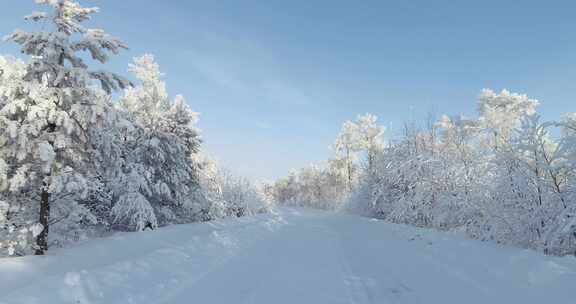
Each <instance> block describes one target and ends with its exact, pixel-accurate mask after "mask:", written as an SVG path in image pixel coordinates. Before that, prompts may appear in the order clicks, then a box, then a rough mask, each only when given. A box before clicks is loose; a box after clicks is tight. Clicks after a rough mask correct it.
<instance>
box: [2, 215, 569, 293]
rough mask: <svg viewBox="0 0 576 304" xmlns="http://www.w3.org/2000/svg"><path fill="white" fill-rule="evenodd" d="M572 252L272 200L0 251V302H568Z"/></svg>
mask: <svg viewBox="0 0 576 304" xmlns="http://www.w3.org/2000/svg"><path fill="white" fill-rule="evenodd" d="M575 286H576V259H575V258H573V257H568V258H555V257H546V256H543V255H540V254H538V253H535V252H532V251H528V250H521V249H517V248H510V247H499V246H497V245H494V244H490V243H482V242H477V241H471V240H465V239H463V238H461V237H458V236H455V235H451V234H446V233H438V232H432V231H426V230H420V229H414V228H410V227H405V226H400V225H391V224H386V223H384V222H381V221H376V220H370V219H366V218H360V217H355V216H349V215H341V214H334V213H327V212H321V211H312V210H304V209H282V210H280V211H278V212H277V213H276V214H274V215H259V216H256V217H247V218H242V219H234V220H223V221H219V222H216V223H209V224H192V225H180V226H172V227H167V228H163V229H159V230H157V231H152V232H146V233H124V234H117V235H115V236H113V237H110V238H106V239H100V240H92V241H89V242H86V243H84V244H80V245H77V246H75V247H74V248H69V249H65V250H57V251H53V252H52V253H51V255H49V256H45V257H25V258H13V259H3V260H0V303H2V304H17V303H42V304H51V303H54V304H56V303H58V304H61V303H75V304H79V303H80V304H87V303H106V304H110V303H121V304H126V303H138V304H142V303H155V304H162V303H203V304H204V303H206V304H210V303H223V304H235V303H264V304H280V303H290V304H295V303H311V304H321V303H378V304H385V303H442V304H448V303H458V304H460V303H523V304H527V303H539V304H541V303H572V302H573V301H576V297H575V296H574V292H573V289H574V287H575Z"/></svg>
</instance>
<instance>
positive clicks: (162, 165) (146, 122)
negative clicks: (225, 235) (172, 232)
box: [112, 55, 206, 230]
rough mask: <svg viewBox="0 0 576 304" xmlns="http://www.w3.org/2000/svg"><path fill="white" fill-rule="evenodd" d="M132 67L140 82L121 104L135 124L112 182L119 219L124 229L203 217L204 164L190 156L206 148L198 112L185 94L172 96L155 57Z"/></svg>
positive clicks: (126, 130)
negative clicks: (201, 180) (201, 174)
mask: <svg viewBox="0 0 576 304" xmlns="http://www.w3.org/2000/svg"><path fill="white" fill-rule="evenodd" d="M129 70H130V72H131V73H132V74H133V75H134V76H135V77H136V78H137V79H138V81H139V84H138V85H137V86H135V87H133V88H128V89H127V90H126V91H125V94H124V96H123V97H122V98H121V100H120V102H119V103H118V109H119V110H120V111H122V112H124V113H125V115H126V117H127V120H129V121H131V122H133V124H132V125H131V126H130V127H129V128H124V129H123V130H122V134H121V138H122V140H123V141H124V143H123V145H124V146H125V149H126V151H125V153H124V154H123V155H122V165H121V172H120V173H118V174H116V179H117V181H116V182H113V183H112V184H113V185H116V187H113V193H114V200H115V203H114V207H113V208H112V216H113V218H114V222H115V223H116V224H117V225H120V226H123V227H124V228H122V229H127V230H142V229H144V228H145V227H146V226H148V227H152V228H153V227H156V226H158V225H166V224H169V223H175V222H176V223H177V222H189V221H193V220H200V219H201V218H202V216H201V212H203V211H206V210H199V209H201V208H198V206H197V205H198V204H199V201H198V191H199V185H198V166H197V164H195V163H194V162H193V161H192V159H191V158H190V156H191V155H192V154H195V153H197V152H198V149H199V146H200V137H199V134H198V130H197V129H196V128H195V127H194V124H195V123H196V121H197V116H198V114H197V113H195V112H193V111H192V110H191V109H190V108H189V107H188V105H187V104H186V102H185V100H184V98H183V97H182V96H180V95H178V96H176V98H175V99H174V100H173V101H171V100H170V99H169V97H168V94H167V92H166V88H165V83H164V82H163V81H162V73H160V69H159V66H158V64H157V63H156V62H155V61H154V57H153V56H152V55H144V56H142V57H138V58H135V59H134V63H132V64H130V67H129ZM128 184H137V185H140V186H138V187H132V186H130V187H128V186H126V185H128ZM135 198H137V199H135ZM135 201H137V202H138V203H135Z"/></svg>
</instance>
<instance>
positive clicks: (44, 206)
mask: <svg viewBox="0 0 576 304" xmlns="http://www.w3.org/2000/svg"><path fill="white" fill-rule="evenodd" d="M39 222H40V224H42V226H43V227H44V229H43V230H42V232H40V234H38V236H37V237H36V246H37V248H36V252H35V253H34V254H36V255H44V254H45V253H46V251H48V230H49V228H50V224H49V223H50V193H49V192H48V189H47V187H46V185H44V187H42V194H41V196H40V219H39Z"/></svg>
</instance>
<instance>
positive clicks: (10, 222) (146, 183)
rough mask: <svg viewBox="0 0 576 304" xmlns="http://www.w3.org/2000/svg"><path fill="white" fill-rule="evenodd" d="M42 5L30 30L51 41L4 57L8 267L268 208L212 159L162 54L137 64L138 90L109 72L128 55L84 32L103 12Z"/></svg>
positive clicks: (0, 169)
mask: <svg viewBox="0 0 576 304" xmlns="http://www.w3.org/2000/svg"><path fill="white" fill-rule="evenodd" d="M36 2H37V3H39V4H41V5H43V6H45V7H47V8H48V9H49V10H50V12H49V13H44V12H35V13H33V14H31V15H29V16H26V20H28V21H30V22H35V23H39V24H40V23H44V24H45V23H48V24H50V27H49V28H51V29H52V30H51V31H37V32H26V31H21V30H16V31H14V32H13V33H12V34H10V35H8V36H7V37H6V38H5V39H6V40H7V41H9V42H13V43H15V44H17V45H18V46H19V47H20V49H21V52H22V54H24V55H26V57H27V59H26V60H23V59H18V58H16V57H13V56H0V256H22V255H27V254H36V255H42V254H45V253H46V251H47V250H48V249H49V248H51V247H62V246H66V245H68V244H71V243H74V242H78V241H80V240H84V239H87V238H92V237H99V236H105V235H109V234H110V233H112V232H114V231H143V230H147V229H155V228H157V227H160V226H166V225H169V224H181V223H190V222H198V221H209V220H213V219H217V218H222V217H227V216H243V215H249V214H255V213H259V212H264V211H266V210H268V209H269V207H270V206H269V202H267V201H266V200H265V199H264V196H263V195H262V194H261V191H260V189H258V188H257V187H256V186H255V185H253V184H252V183H251V182H249V181H248V180H247V179H245V178H242V177H238V176H234V175H233V174H231V173H229V172H228V171H227V170H226V169H224V168H221V167H219V166H218V165H217V164H216V162H215V161H213V160H212V158H211V157H210V155H207V153H204V152H203V151H202V138H201V135H200V130H199V129H198V128H196V127H195V125H196V122H197V120H198V118H199V117H198V114H197V113H195V112H194V111H192V109H191V108H190V106H189V105H188V103H187V102H186V100H185V98H184V97H183V96H181V95H176V97H175V98H173V99H170V98H169V97H168V96H169V94H168V92H167V91H166V86H165V83H164V81H163V79H162V77H163V74H162V72H161V71H160V67H159V66H158V64H157V63H156V61H155V59H154V56H153V55H150V54H145V55H142V56H141V57H138V58H134V60H133V62H132V63H130V64H128V70H129V72H130V73H131V74H132V78H134V79H136V81H135V82H134V83H133V82H131V81H129V80H128V79H127V78H125V77H123V76H120V75H117V74H114V73H111V72H108V71H106V70H105V69H101V68H102V67H103V66H104V65H105V64H106V62H107V61H108V60H109V57H110V56H113V55H116V54H118V53H119V52H121V51H122V50H123V49H126V48H127V47H128V46H127V45H126V44H125V43H124V42H122V41H121V40H119V39H118V38H115V37H113V36H111V35H109V34H108V33H106V32H105V31H103V30H101V29H91V28H87V27H84V26H83V25H82V23H83V22H84V21H87V20H89V19H90V18H91V16H92V15H93V14H95V13H97V12H98V9H97V8H85V7H82V6H80V5H79V4H78V3H77V2H75V1H53V0H42V1H36ZM86 54H88V56H85V55H86ZM92 67H94V68H98V70H93V69H92Z"/></svg>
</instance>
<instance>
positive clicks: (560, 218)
mask: <svg viewBox="0 0 576 304" xmlns="http://www.w3.org/2000/svg"><path fill="white" fill-rule="evenodd" d="M537 106H538V102H537V101H536V100H534V99H531V98H529V97H528V96H526V95H521V94H515V93H510V92H508V91H506V90H504V91H502V92H500V93H495V92H493V91H491V90H484V91H482V93H481V94H480V96H479V98H478V102H477V110H478V117H475V118H466V117H463V116H462V115H457V116H447V115H443V116H441V117H440V119H437V120H432V119H428V121H425V122H424V123H423V124H418V123H416V122H415V121H409V122H407V123H405V124H404V128H403V132H402V136H401V137H400V138H397V139H394V140H393V139H389V140H388V141H387V142H384V140H383V138H382V136H381V134H382V131H383V128H377V127H375V124H372V128H371V129H372V130H374V131H373V132H372V133H370V134H378V135H377V136H375V137H372V140H368V141H367V140H366V138H371V137H369V136H368V137H367V136H366V133H367V132H366V131H365V130H366V128H365V127H362V125H363V124H365V123H363V122H362V121H365V120H366V118H365V117H370V116H371V115H368V116H364V117H360V118H359V120H358V121H356V122H350V121H349V122H346V123H345V124H344V126H343V129H342V132H341V134H340V136H339V137H338V140H337V142H336V145H335V147H336V148H337V149H336V151H338V152H339V153H338V157H337V159H344V160H345V161H344V163H345V164H346V165H345V166H344V165H341V166H339V167H337V168H338V170H337V171H338V172H340V173H339V174H336V175H337V176H340V179H338V183H340V185H345V184H346V185H349V184H350V183H349V181H351V185H352V186H351V187H349V188H344V187H336V188H334V187H331V186H328V187H325V186H323V185H324V183H322V182H321V181H322V180H323V179H322V178H320V176H323V174H321V173H318V174H316V173H315V174H314V176H315V178H310V177H309V175H310V174H309V172H310V170H309V169H304V170H301V171H300V172H298V173H293V174H291V175H290V176H289V177H287V178H283V179H280V180H279V181H277V182H276V183H275V184H274V185H271V186H270V190H269V191H270V193H272V196H273V197H274V199H275V200H276V201H278V202H279V203H286V202H292V203H293V204H294V203H295V202H297V204H300V205H304V206H312V207H322V208H329V209H338V208H340V209H345V210H347V211H352V212H356V213H360V214H363V215H366V216H369V217H375V218H380V219H385V220H388V221H390V222H394V223H402V224H409V225H414V226H418V227H430V228H436V229H441V230H457V231H462V232H464V233H466V234H467V235H468V236H470V237H472V238H476V239H481V240H492V241H496V242H499V243H504V244H512V245H515V246H519V247H524V248H533V249H537V250H541V251H543V252H545V253H547V254H554V255H567V254H576V188H575V183H574V180H575V178H576V171H575V169H576V114H573V113H567V114H565V115H564V116H563V117H562V119H561V120H559V121H552V122H542V121H541V119H540V116H539V115H538V113H537ZM371 117H373V116H371ZM343 138H344V139H346V140H344V142H348V145H344V146H347V147H349V149H342V148H341V147H342V142H343ZM367 143H371V144H367ZM339 147H340V148H339ZM362 151H363V152H364V157H363V158H362V161H354V157H355V156H356V153H358V152H362ZM350 155H352V156H350ZM330 168H333V166H328V167H323V169H318V170H315V172H330V171H331V169H330ZM344 177H345V178H344ZM334 189H347V190H346V193H338V195H337V197H338V198H344V199H339V200H334V201H331V202H332V203H331V204H330V203H328V201H324V200H323V199H322V197H323V196H326V195H328V196H329V195H331V194H333V193H336V192H337V191H336V192H335V190H334ZM287 193H294V195H292V196H290V195H286V194H287ZM320 201H321V202H322V203H321V204H319V203H318V202H320Z"/></svg>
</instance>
